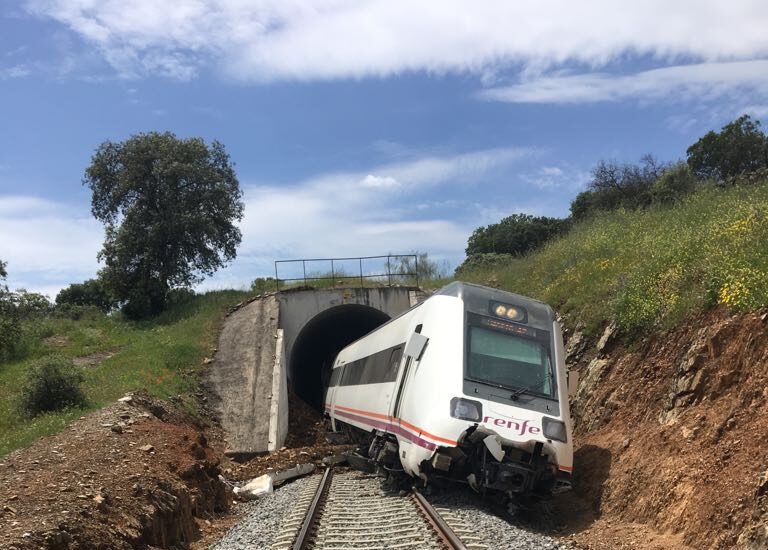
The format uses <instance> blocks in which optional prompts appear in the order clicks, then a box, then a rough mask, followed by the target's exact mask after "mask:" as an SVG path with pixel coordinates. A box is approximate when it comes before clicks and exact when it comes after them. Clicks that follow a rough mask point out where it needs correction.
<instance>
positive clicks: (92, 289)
mask: <svg viewBox="0 0 768 550" xmlns="http://www.w3.org/2000/svg"><path fill="white" fill-rule="evenodd" d="M56 306H57V308H67V307H68V306H93V307H97V308H99V309H100V310H101V311H103V312H104V313H109V312H110V311H111V310H112V309H113V308H114V307H115V301H114V300H113V299H112V297H111V296H110V294H109V292H108V291H107V289H106V288H105V286H104V284H103V283H102V282H101V280H100V279H88V280H87V281H85V282H83V283H73V284H71V285H69V286H68V287H67V288H64V289H62V290H61V291H60V292H59V293H58V295H57V296H56Z"/></svg>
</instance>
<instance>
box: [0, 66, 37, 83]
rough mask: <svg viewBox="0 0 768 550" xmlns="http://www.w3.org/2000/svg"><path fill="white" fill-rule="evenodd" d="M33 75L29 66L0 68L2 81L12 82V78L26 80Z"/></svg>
mask: <svg viewBox="0 0 768 550" xmlns="http://www.w3.org/2000/svg"><path fill="white" fill-rule="evenodd" d="M30 74H32V70H31V69H30V68H29V67H28V66H27V65H15V66H13V67H0V80H10V79H12V78H24V77H25V76H29V75H30Z"/></svg>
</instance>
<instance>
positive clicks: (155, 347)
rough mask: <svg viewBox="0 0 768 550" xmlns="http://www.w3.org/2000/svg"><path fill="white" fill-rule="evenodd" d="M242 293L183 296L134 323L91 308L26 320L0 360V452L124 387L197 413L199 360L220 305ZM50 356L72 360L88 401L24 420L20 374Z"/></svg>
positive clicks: (208, 351)
mask: <svg viewBox="0 0 768 550" xmlns="http://www.w3.org/2000/svg"><path fill="white" fill-rule="evenodd" d="M245 296H246V293H244V292H238V291H220V292H209V293H207V294H202V295H198V296H193V297H189V298H188V299H185V300H183V301H181V302H180V303H177V304H175V305H173V306H172V307H171V308H170V309H169V310H168V311H166V312H165V313H163V314H162V315H161V316H159V317H157V318H155V319H153V320H152V321H146V322H141V323H133V322H128V321H125V320H123V319H122V317H121V316H119V315H109V316H107V315H103V314H101V313H99V312H97V311H90V312H88V313H87V314H86V315H83V316H82V317H80V318H78V319H71V318H67V317H66V316H64V317H62V316H56V315H54V316H49V317H45V318H42V319H33V320H30V321H29V322H28V323H26V325H25V327H24V336H23V339H24V346H23V348H24V349H23V351H22V356H21V357H20V358H18V359H16V360H15V361H11V362H8V363H3V364H0V457H2V456H3V455H5V454H7V453H8V452H10V451H12V450H14V449H18V448H20V447H25V446H27V445H29V444H30V443H31V442H32V441H34V440H35V439H37V438H39V437H41V436H45V435H51V434H54V433H56V432H58V431H60V430H62V429H63V428H64V427H65V426H67V424H69V423H70V422H72V421H73V420H75V419H77V418H78V417H80V416H82V415H83V414H84V413H86V412H90V411H94V410H97V409H99V408H101V407H103V406H105V405H107V404H109V403H113V402H114V401H115V400H116V399H117V398H119V397H121V396H122V395H123V394H125V393H126V392H128V391H137V390H144V391H146V392H148V393H149V394H150V395H154V396H157V397H160V398H170V399H171V400H173V401H174V403H175V404H177V405H180V406H182V407H183V408H184V409H185V410H187V411H190V412H193V413H194V412H196V411H197V407H198V400H197V392H198V378H197V374H198V370H199V368H200V365H201V363H202V362H203V360H204V359H205V358H206V357H210V356H211V355H212V353H213V351H212V349H213V348H214V347H215V345H216V334H217V331H218V328H219V324H220V321H221V319H222V318H223V317H224V314H225V312H226V309H227V307H229V306H232V305H234V304H236V303H237V302H239V301H241V300H243V298H244V297H245ZM50 354H56V355H61V356H64V357H65V358H67V359H70V360H71V361H73V362H74V364H75V365H76V367H77V368H78V370H79V371H80V372H81V373H82V375H83V377H84V383H83V385H82V388H83V390H84V394H85V398H86V401H87V404H86V407H85V408H84V409H82V408H72V409H67V410H64V411H59V412H50V413H47V414H43V415H40V416H37V417H34V418H30V417H28V416H27V415H25V414H23V412H22V411H21V410H20V407H19V399H20V395H21V393H22V388H23V386H24V379H25V375H26V373H27V372H28V371H29V369H30V366H31V365H33V364H34V363H35V361H36V360H37V359H39V358H42V357H45V356H47V355H50Z"/></svg>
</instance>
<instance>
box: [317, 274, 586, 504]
mask: <svg viewBox="0 0 768 550" xmlns="http://www.w3.org/2000/svg"><path fill="white" fill-rule="evenodd" d="M572 382H574V381H573V380H572ZM325 411H326V413H327V414H328V415H329V416H330V419H331V426H332V429H333V430H334V431H347V432H353V433H354V434H356V435H357V437H358V441H364V442H365V447H366V448H367V455H368V457H369V459H370V460H372V461H374V462H375V463H377V464H378V465H380V466H381V467H383V468H385V469H387V470H390V471H402V472H404V473H405V474H407V475H409V476H412V477H418V478H421V479H422V480H423V481H424V482H425V483H431V482H435V481H439V480H445V479H448V480H455V481H462V482H466V483H468V484H469V485H470V486H471V487H472V488H473V489H475V490H477V491H480V492H483V493H488V492H492V493H495V494H497V495H501V496H503V497H508V498H511V499H512V501H511V502H516V501H517V502H519V501H526V500H535V499H538V498H541V497H547V496H549V495H551V494H553V493H558V492H562V491H564V490H567V489H569V488H570V486H571V475H572V470H573V443H572V441H573V440H572V434H571V419H570V412H569V406H568V382H567V373H566V369H565V361H564V352H563V344H562V336H561V333H560V328H559V325H558V323H557V321H556V319H555V316H554V312H553V311H552V309H551V308H550V307H549V306H547V305H546V304H544V303H542V302H539V301H536V300H532V299H530V298H525V297H523V296H519V295H517V294H512V293H508V292H503V291H500V290H496V289H492V288H486V287H482V286H479V285H473V284H469V283H461V282H456V283H451V284H449V285H448V286H446V287H444V288H443V289H441V290H440V291H438V292H437V293H435V294H434V295H432V296H431V297H430V298H428V299H427V300H425V301H424V302H422V303H421V304H418V305H417V306H415V307H413V308H411V309H409V310H408V311H407V312H405V313H404V314H402V315H400V316H399V317H396V318H394V319H392V320H391V321H389V322H387V323H386V324H384V325H382V326H380V327H378V328H377V329H375V330H374V331H372V332H371V333H369V334H368V335H366V336H364V337H362V338H360V339H359V340H357V341H355V342H353V343H352V344H350V345H349V346H347V347H346V348H344V349H343V350H341V351H340V352H339V354H338V355H337V356H336V359H335V361H334V364H333V367H332V370H331V377H330V384H329V387H328V390H327V392H326V398H325Z"/></svg>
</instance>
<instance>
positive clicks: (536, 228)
mask: <svg viewBox="0 0 768 550" xmlns="http://www.w3.org/2000/svg"><path fill="white" fill-rule="evenodd" d="M568 226H569V222H568V220H562V219H559V218H548V217H546V216H531V215H530V214H512V215H511V216H508V217H506V218H504V219H503V220H501V221H500V222H499V223H493V224H490V225H488V226H485V227H478V228H477V229H475V230H474V231H473V232H472V235H470V237H469V240H468V241H467V248H466V254H467V256H470V255H473V254H486V253H497V254H512V255H515V256H522V255H524V254H527V253H529V252H531V251H532V250H535V249H536V248H538V247H540V246H541V245H542V244H544V243H545V242H547V241H548V240H550V239H551V238H553V237H556V236H558V235H561V234H562V233H564V232H565V231H566V230H567V229H568Z"/></svg>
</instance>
